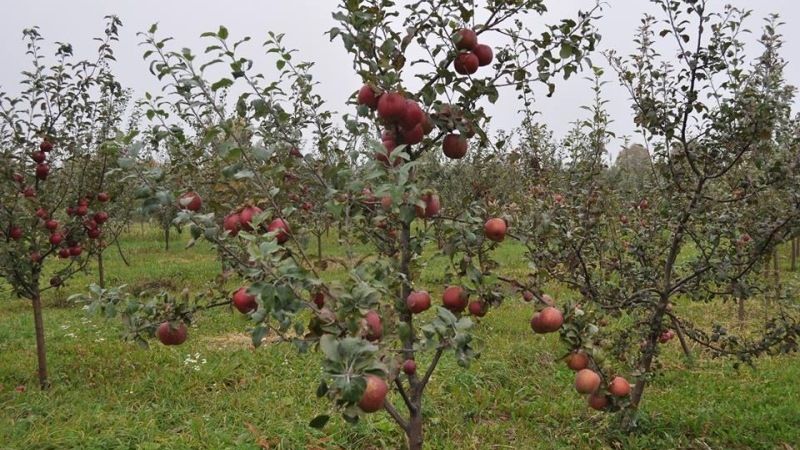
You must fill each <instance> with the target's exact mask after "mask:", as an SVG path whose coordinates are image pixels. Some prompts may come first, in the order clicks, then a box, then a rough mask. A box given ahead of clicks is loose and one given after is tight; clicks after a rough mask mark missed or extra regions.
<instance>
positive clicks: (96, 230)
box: [86, 228, 103, 239]
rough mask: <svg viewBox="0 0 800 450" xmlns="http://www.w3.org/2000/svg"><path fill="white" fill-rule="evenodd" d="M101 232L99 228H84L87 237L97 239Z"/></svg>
mask: <svg viewBox="0 0 800 450" xmlns="http://www.w3.org/2000/svg"><path fill="white" fill-rule="evenodd" d="M101 234H103V232H102V231H100V229H99V228H90V229H89V230H86V235H87V236H89V239H97V238H99V237H100V235H101Z"/></svg>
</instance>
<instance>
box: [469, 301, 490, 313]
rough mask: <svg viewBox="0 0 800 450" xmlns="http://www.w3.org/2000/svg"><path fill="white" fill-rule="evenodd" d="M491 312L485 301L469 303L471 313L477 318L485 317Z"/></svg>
mask: <svg viewBox="0 0 800 450" xmlns="http://www.w3.org/2000/svg"><path fill="white" fill-rule="evenodd" d="M487 312H489V307H488V305H487V304H486V302H484V301H483V300H473V301H471V302H469V313H470V314H472V315H473V316H475V317H483V316H485V315H486V313H487Z"/></svg>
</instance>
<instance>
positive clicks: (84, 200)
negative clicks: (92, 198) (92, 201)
mask: <svg viewBox="0 0 800 450" xmlns="http://www.w3.org/2000/svg"><path fill="white" fill-rule="evenodd" d="M78 206H89V199H88V198H86V197H83V198H81V199H80V200H78Z"/></svg>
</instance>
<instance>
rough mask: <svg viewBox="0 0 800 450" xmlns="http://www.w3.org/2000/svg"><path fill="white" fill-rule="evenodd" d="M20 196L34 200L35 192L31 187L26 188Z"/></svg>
mask: <svg viewBox="0 0 800 450" xmlns="http://www.w3.org/2000/svg"><path fill="white" fill-rule="evenodd" d="M22 195H23V196H25V198H34V197H36V190H35V189H34V188H33V187H31V186H28V187H26V188H25V189H23V190H22Z"/></svg>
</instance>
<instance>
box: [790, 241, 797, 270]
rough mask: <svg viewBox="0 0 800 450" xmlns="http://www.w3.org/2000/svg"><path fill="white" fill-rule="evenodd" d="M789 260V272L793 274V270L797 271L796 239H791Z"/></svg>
mask: <svg viewBox="0 0 800 450" xmlns="http://www.w3.org/2000/svg"><path fill="white" fill-rule="evenodd" d="M790 260H791V266H790V267H789V270H791V271H792V272H794V271H795V270H797V238H793V239H792V255H791V258H790Z"/></svg>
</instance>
